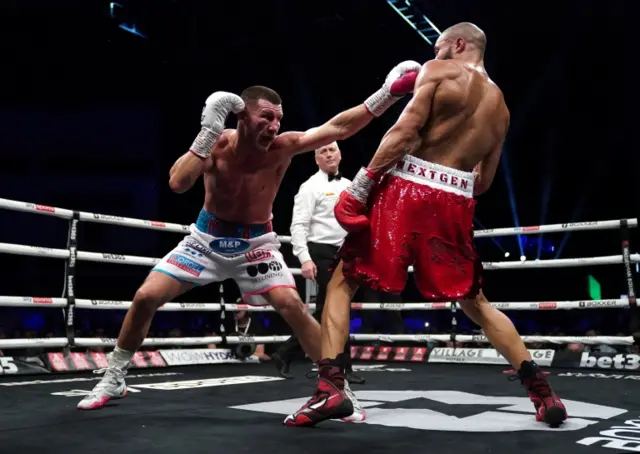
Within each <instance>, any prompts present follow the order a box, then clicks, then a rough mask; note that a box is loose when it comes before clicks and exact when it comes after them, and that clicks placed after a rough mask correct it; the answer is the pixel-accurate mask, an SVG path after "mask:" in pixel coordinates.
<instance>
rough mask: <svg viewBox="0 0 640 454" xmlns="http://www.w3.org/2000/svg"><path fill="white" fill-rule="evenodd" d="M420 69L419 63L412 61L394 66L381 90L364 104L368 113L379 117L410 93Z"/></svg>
mask: <svg viewBox="0 0 640 454" xmlns="http://www.w3.org/2000/svg"><path fill="white" fill-rule="evenodd" d="M420 68H421V65H420V63H418V62H415V61H412V60H408V61H403V62H402V63H400V64H399V65H397V66H395V67H394V68H393V69H392V70H391V72H389V74H388V75H387V78H386V79H385V81H384V85H383V86H382V88H381V89H380V90H378V91H377V92H375V93H374V94H372V95H371V96H369V98H367V100H366V101H365V102H364V105H365V106H366V107H367V109H368V110H369V112H371V114H372V115H374V116H376V117H379V116H380V115H382V114H383V113H384V112H385V111H386V110H387V109H388V108H389V107H391V106H392V105H393V104H395V103H396V102H397V101H398V100H399V99H400V98H401V97H402V96H404V95H406V94H408V93H411V92H412V91H413V87H414V86H415V83H416V79H417V78H418V73H419V72H420Z"/></svg>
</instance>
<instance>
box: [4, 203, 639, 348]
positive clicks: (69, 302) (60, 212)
mask: <svg viewBox="0 0 640 454" xmlns="http://www.w3.org/2000/svg"><path fill="white" fill-rule="evenodd" d="M0 208H6V209H10V210H15V211H23V212H32V213H37V214H45V215H50V216H55V217H59V218H64V219H69V220H70V228H69V235H68V244H67V249H52V248H45V247H37V246H29V245H19V244H10V243H0V253H8V254H17V255H29V256H39V257H52V258H61V259H65V260H67V267H66V270H65V283H64V285H65V287H64V291H63V297H62V298H49V297H12V296H0V306H14V307H15V306H32V305H38V306H41V307H64V308H66V309H67V312H66V314H67V315H66V320H65V321H66V327H67V338H48V339H2V340H0V348H29V347H34V346H35V347H64V348H69V347H93V346H114V345H115V343H116V339H111V338H109V339H106V338H102V339H96V338H74V322H73V319H74V309H75V308H84V309H127V308H128V307H129V306H130V305H131V302H130V301H106V300H87V299H84V300H83V299H76V298H75V289H74V287H75V281H74V279H75V263H76V261H77V260H83V261H92V262H103V263H120V264H131V265H144V266H153V265H155V264H156V263H157V262H158V261H159V260H160V259H157V258H151V257H140V256H129V255H121V254H107V253H96V252H85V251H78V250H77V223H78V222H79V221H87V222H98V223H104V224H112V225H122V226H128V227H137V228H146V229H152V230H165V231H172V232H178V233H185V232H189V226H186V225H180V224H173V223H166V222H159V221H147V220H141V219H133V218H125V217H121V216H110V215H102V214H97V213H89V212H77V211H72V210H68V209H64V208H57V207H50V206H47V205H37V204H33V203H27V202H19V201H14V200H8V199H0ZM637 225H638V222H637V219H620V220H612V221H593V222H576V223H567V224H552V225H543V226H529V227H516V228H500V229H487V230H479V231H476V232H474V236H475V237H490V236H503V235H516V234H538V233H551V232H563V231H564V232H566V231H579V230H604V229H614V228H620V229H621V230H622V236H623V240H622V254H621V255H619V256H618V255H614V256H604V257H586V258H577V259H553V260H536V261H532V262H519V263H518V262H500V263H495V262H485V263H484V264H483V266H484V267H485V269H487V270H491V269H524V268H557V267H568V266H588V265H612V264H621V263H622V264H624V265H625V271H626V274H627V277H628V279H627V288H628V291H629V299H618V300H597V301H596V300H592V301H560V302H558V301H553V302H549V301H546V302H528V303H527V302H524V303H522V302H512V303H511V302H510V303H491V304H492V305H493V306H495V307H497V308H499V309H503V310H508V309H510V310H557V309H598V308H622V307H629V306H633V307H635V291H634V287H633V278H632V275H631V274H630V263H638V262H640V254H631V253H630V251H629V240H628V228H629V227H637ZM279 239H280V241H281V242H282V243H290V241H291V237H288V236H281V237H279ZM410 271H411V270H410ZM291 272H292V274H294V275H300V274H301V270H300V269H291ZM43 305H44V306H43ZM307 306H308V307H310V308H312V307H315V305H307ZM352 308H354V309H360V310H442V309H449V310H451V312H452V320H451V325H452V329H451V333H450V334H431V335H424V334H419V335H405V334H393V335H378V334H352V335H350V338H351V339H352V340H355V341H358V340H363V341H381V342H390V343H392V342H403V341H408V342H432V341H437V342H446V341H449V340H453V341H454V342H456V341H457V342H479V343H488V342H489V341H488V340H487V338H486V337H485V336H484V335H458V334H457V333H456V328H457V320H456V318H455V311H456V310H457V309H460V305H459V304H457V303H456V304H454V303H446V302H445V303H391V304H389V303H353V304H352ZM160 310H165V311H181V310H191V311H220V310H223V311H237V310H249V311H256V310H264V311H273V310H274V309H273V308H271V307H264V308H262V307H260V308H258V307H253V306H248V305H245V304H226V303H225V302H224V301H223V300H221V303H220V304H216V303H213V304H211V303H167V304H165V305H164V306H163V307H162V308H160ZM288 338H289V336H288V335H286V336H251V337H250V339H251V341H252V342H256V343H275V342H284V341H286V340H287V339H288ZM521 338H522V339H523V341H524V342H550V343H556V344H563V343H583V344H601V343H606V344H610V345H632V344H633V343H634V338H633V337H632V336H625V337H617V336H616V337H612V336H588V337H585V336H521ZM247 340H248V338H247V337H246V336H228V335H227V334H226V333H225V332H224V330H223V331H222V336H209V337H188V338H147V339H145V340H144V342H143V345H208V344H212V343H220V342H224V343H225V344H238V343H245V342H247Z"/></svg>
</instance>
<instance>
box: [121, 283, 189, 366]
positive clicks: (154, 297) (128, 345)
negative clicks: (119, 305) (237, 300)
mask: <svg viewBox="0 0 640 454" xmlns="http://www.w3.org/2000/svg"><path fill="white" fill-rule="evenodd" d="M193 287H194V285H193V284H191V283H188V282H181V281H178V280H177V279H175V278H173V277H171V276H168V275H166V274H164V273H160V272H157V271H151V272H150V273H149V276H147V279H146V280H145V281H144V283H143V284H142V286H140V288H139V289H138V291H137V292H136V294H135V296H134V297H133V303H132V304H131V307H130V308H129V311H128V312H127V315H126V316H125V318H124V321H123V322H122V328H121V329H120V335H119V336H118V342H117V344H116V345H117V347H118V350H124V351H128V352H135V351H136V350H138V348H140V346H141V345H142V342H143V341H144V339H145V338H146V337H147V333H148V332H149V326H150V325H151V321H152V320H153V316H154V315H155V313H156V311H157V310H158V308H159V307H160V306H162V305H163V304H166V303H167V302H169V301H171V300H172V299H174V298H176V297H178V296H180V295H182V294H183V293H185V292H186V291H188V290H190V289H192V288H193ZM131 355H133V353H131ZM129 359H131V358H129Z"/></svg>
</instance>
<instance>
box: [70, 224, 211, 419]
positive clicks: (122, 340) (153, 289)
mask: <svg viewBox="0 0 640 454" xmlns="http://www.w3.org/2000/svg"><path fill="white" fill-rule="evenodd" d="M201 251H202V252H201ZM214 259H215V253H213V251H211V250H210V249H208V248H207V247H206V246H205V245H203V244H201V243H200V240H199V239H198V238H197V237H195V236H193V234H192V235H190V236H188V237H187V239H186V240H184V241H183V242H181V243H179V244H178V245H177V246H176V247H175V248H174V249H173V250H172V251H171V252H169V253H168V254H167V255H166V256H165V257H164V258H163V259H162V260H161V261H160V263H158V264H157V265H156V266H155V267H154V268H153V270H152V271H151V272H150V273H149V276H147V279H145V281H144V283H143V284H142V286H141V287H140V288H139V289H138V291H137V292H136V294H135V296H134V298H133V303H132V304H131V307H130V308H129V311H128V312H127V315H126V316H125V319H124V322H123V323H122V327H121V330H120V335H119V337H118V341H117V342H116V348H115V349H114V350H113V352H112V353H110V354H109V355H108V357H107V368H106V369H102V370H100V371H99V372H103V373H104V377H102V380H100V382H99V383H98V384H97V385H96V386H95V387H94V388H93V390H92V391H91V392H90V393H89V394H88V395H87V396H86V397H85V398H84V399H82V401H80V402H79V403H78V406H77V408H78V409H80V410H96V409H99V408H102V407H104V406H105V405H106V404H107V402H109V401H110V400H112V399H120V398H122V397H125V396H126V395H127V387H126V384H125V380H124V378H125V375H126V373H127V369H128V367H129V364H130V363H131V360H132V358H133V355H134V354H135V352H136V350H137V349H138V348H139V347H140V346H141V345H142V342H143V341H144V338H145V337H146V336H147V334H148V332H149V326H150V325H151V321H152V320H153V316H154V314H155V313H156V311H157V310H158V308H159V307H160V306H162V305H163V304H165V303H167V302H169V301H171V300H172V299H173V298H175V297H177V296H178V295H180V294H182V293H184V292H185V291H187V290H189V289H191V288H192V287H193V286H195V285H205V284H207V283H210V282H214V281H221V280H224V277H222V276H217V275H216V273H215V270H216V266H215V262H214Z"/></svg>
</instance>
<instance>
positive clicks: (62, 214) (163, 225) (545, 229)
mask: <svg viewBox="0 0 640 454" xmlns="http://www.w3.org/2000/svg"><path fill="white" fill-rule="evenodd" d="M0 208H4V209H7V210H13V211H23V212H29V213H36V214H43V215H48V216H54V217H59V218H63V219H71V218H72V217H73V211H72V210H68V209H66V208H58V207H50V206H48V205H38V204H35V203H29V202H21V201H18V200H9V199H2V198H0ZM78 213H79V216H80V220H81V221H84V222H97V223H101V224H112V225H121V226H126V227H135V228H141V229H150V230H164V231H166V232H176V233H185V232H187V233H188V232H189V226H188V225H181V224H174V223H171V222H162V221H147V220H143V219H135V218H127V217H122V216H113V215H108V214H98V213H90V212H86V211H80V212H78ZM622 220H623V219H616V220H610V221H589V222H570V223H566V224H547V225H532V226H525V227H503V228H498V229H485V230H476V231H474V232H473V236H474V237H475V238H483V237H492V236H506V235H532V234H535V235H537V234H539V233H554V232H575V231H581V230H614V229H619V228H620V221H622ZM624 220H625V221H627V226H628V227H637V226H638V219H637V218H633V219H624ZM278 239H279V240H280V242H281V243H291V237H290V236H285V235H283V236H280V235H278Z"/></svg>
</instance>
